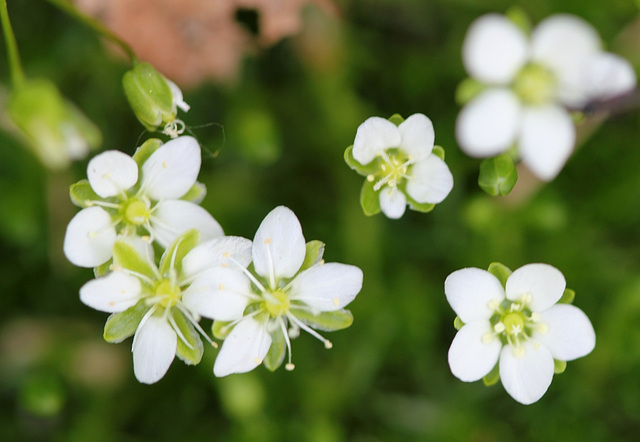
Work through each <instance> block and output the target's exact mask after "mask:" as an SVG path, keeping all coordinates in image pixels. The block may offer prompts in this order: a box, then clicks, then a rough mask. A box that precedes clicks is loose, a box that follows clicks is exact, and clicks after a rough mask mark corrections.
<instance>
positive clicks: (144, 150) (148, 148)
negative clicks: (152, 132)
mask: <svg viewBox="0 0 640 442" xmlns="http://www.w3.org/2000/svg"><path fill="white" fill-rule="evenodd" d="M160 146H162V140H159V139H158V138H150V139H148V140H147V141H145V142H144V143H142V146H140V147H138V148H137V149H136V152H135V153H134V154H133V159H134V160H135V161H136V163H138V168H139V169H140V170H142V165H143V164H144V162H145V161H147V160H148V159H149V157H150V156H151V154H153V153H154V152H155V151H156V150H158V149H159V148H160ZM138 181H140V179H138Z"/></svg>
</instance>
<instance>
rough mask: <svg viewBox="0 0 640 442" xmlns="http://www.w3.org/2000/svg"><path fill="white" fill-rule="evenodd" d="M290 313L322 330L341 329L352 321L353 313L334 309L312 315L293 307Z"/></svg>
mask: <svg viewBox="0 0 640 442" xmlns="http://www.w3.org/2000/svg"><path fill="white" fill-rule="evenodd" d="M291 313H292V314H293V315H294V316H295V317H296V318H298V319H300V320H301V321H302V322H304V323H305V324H307V325H310V326H311V327H313V328H315V329H318V330H322V331H334V330H342V329H343V328H347V327H349V326H350V325H351V324H352V323H353V315H352V314H351V312H350V311H349V310H334V311H330V312H322V313H320V314H318V315H314V314H311V313H310V312H308V311H306V310H299V309H296V308H295V307H293V308H291Z"/></svg>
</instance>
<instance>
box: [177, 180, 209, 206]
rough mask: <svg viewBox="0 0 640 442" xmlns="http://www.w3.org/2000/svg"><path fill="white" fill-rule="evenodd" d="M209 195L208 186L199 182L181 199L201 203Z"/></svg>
mask: <svg viewBox="0 0 640 442" xmlns="http://www.w3.org/2000/svg"><path fill="white" fill-rule="evenodd" d="M206 195H207V186H205V185H204V184H203V183H200V182H197V181H196V183H195V184H194V185H193V186H192V187H191V189H189V191H188V192H187V193H185V194H184V195H183V196H182V198H180V199H181V200H184V201H190V202H192V203H195V204H200V203H201V202H202V200H203V199H204V197H205V196H206Z"/></svg>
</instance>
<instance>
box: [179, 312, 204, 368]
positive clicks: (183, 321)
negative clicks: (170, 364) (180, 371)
mask: <svg viewBox="0 0 640 442" xmlns="http://www.w3.org/2000/svg"><path fill="white" fill-rule="evenodd" d="M171 315H173V319H174V320H175V323H176V325H177V326H178V330H177V331H176V333H177V334H178V342H177V344H178V345H177V347H176V356H178V357H179V358H180V359H182V360H183V361H184V363H185V364H187V365H197V364H199V363H200V361H201V360H202V354H203V353H204V345H203V344H202V339H200V335H198V332H197V331H196V329H195V328H194V327H193V325H191V322H189V320H188V319H187V318H186V316H185V315H184V313H182V312H181V311H180V310H178V309H175V308H174V309H173V310H172V311H171ZM182 338H184V340H186V343H185V341H184V340H183V339H182ZM187 344H188V345H187Z"/></svg>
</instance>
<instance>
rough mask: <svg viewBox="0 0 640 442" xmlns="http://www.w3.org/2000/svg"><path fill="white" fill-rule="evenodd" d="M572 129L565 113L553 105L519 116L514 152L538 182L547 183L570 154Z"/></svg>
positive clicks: (530, 110)
mask: <svg viewBox="0 0 640 442" xmlns="http://www.w3.org/2000/svg"><path fill="white" fill-rule="evenodd" d="M575 139H576V135H575V127H574V125H573V120H572V119H571V116H570V115H569V113H568V112H567V111H566V110H564V109H563V108H561V107H560V106H556V105H548V106H539V107H528V108H525V110H524V112H523V116H522V130H521V132H520V137H519V140H518V150H519V152H520V156H521V158H522V162H523V163H524V164H525V165H526V166H527V167H528V168H529V169H530V170H531V171H532V172H533V173H534V174H535V175H536V176H538V178H540V179H542V180H545V181H550V180H552V179H553V178H555V177H556V175H558V173H559V172H560V170H561V169H562V167H563V166H564V164H565V163H566V162H567V160H568V159H569V157H570V156H571V152H573V146H574V143H575Z"/></svg>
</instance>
